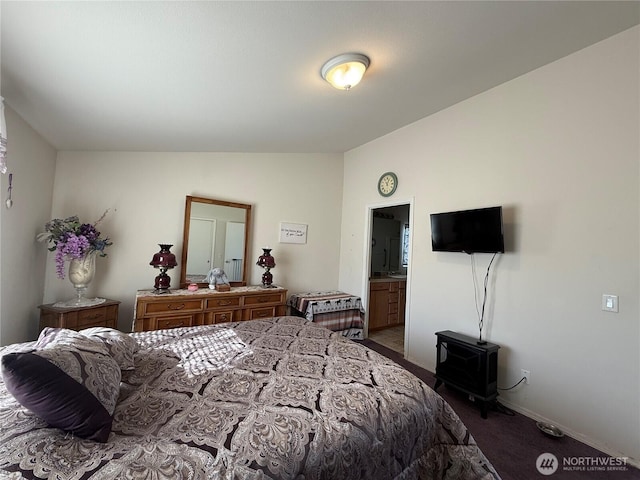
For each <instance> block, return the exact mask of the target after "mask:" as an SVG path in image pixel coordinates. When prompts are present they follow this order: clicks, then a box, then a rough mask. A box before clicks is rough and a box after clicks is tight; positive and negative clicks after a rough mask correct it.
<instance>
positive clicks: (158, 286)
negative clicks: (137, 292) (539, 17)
mask: <svg viewBox="0 0 640 480" xmlns="http://www.w3.org/2000/svg"><path fill="white" fill-rule="evenodd" d="M170 286H171V277H170V276H169V275H167V269H166V268H160V275H158V276H157V277H156V282H155V284H154V285H153V287H154V289H155V290H154V291H153V293H168V292H169V287H170Z"/></svg>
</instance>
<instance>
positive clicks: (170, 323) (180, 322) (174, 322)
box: [156, 315, 193, 330]
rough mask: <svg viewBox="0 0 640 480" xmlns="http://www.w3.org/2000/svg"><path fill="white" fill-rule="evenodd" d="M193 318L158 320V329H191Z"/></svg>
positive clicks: (187, 316) (179, 317)
mask: <svg viewBox="0 0 640 480" xmlns="http://www.w3.org/2000/svg"><path fill="white" fill-rule="evenodd" d="M192 318H193V317H191V315H181V316H175V317H168V318H158V319H157V320H156V328H157V329H158V330H162V329H164V328H178V327H190V326H191V322H192Z"/></svg>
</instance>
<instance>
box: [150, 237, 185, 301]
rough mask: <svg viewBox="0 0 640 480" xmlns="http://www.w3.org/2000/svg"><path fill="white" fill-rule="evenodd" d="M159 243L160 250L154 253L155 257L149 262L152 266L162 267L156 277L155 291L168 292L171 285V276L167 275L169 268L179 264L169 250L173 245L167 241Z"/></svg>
mask: <svg viewBox="0 0 640 480" xmlns="http://www.w3.org/2000/svg"><path fill="white" fill-rule="evenodd" d="M158 245H159V246H160V251H159V252H158V253H156V254H154V255H153V259H152V260H151V261H150V262H149V265H151V266H152V267H154V268H158V269H160V274H159V275H158V276H157V277H156V283H155V285H154V287H155V290H154V292H155V293H167V292H168V291H169V286H170V285H171V277H169V275H167V270H169V269H170V268H173V267H175V266H176V265H178V262H176V256H175V255H174V254H173V253H171V252H170V251H169V249H170V248H171V247H173V245H169V244H166V243H159V244H158Z"/></svg>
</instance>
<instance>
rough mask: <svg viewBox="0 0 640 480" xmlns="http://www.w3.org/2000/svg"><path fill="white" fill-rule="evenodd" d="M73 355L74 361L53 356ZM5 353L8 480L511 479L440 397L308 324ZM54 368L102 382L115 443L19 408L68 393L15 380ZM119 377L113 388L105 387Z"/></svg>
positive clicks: (78, 338) (0, 443)
mask: <svg viewBox="0 0 640 480" xmlns="http://www.w3.org/2000/svg"><path fill="white" fill-rule="evenodd" d="M84 337H86V338H84ZM87 339H88V340H87ZM76 342H77V343H76ZM78 345H79V346H78ZM69 351H72V352H73V354H72V355H71V354H69V355H71V358H72V359H71V360H60V359H56V358H55V354H56V352H57V353H59V354H60V355H62V356H64V355H68V352H69ZM60 352H62V353H60ZM0 355H2V368H3V381H2V382H1V383H0V478H12V479H13V478H16V479H18V478H55V479H78V480H80V479H88V478H91V479H92V480H100V479H115V478H156V479H180V478H189V479H205V478H206V479H332V480H338V479H349V480H356V479H392V478H396V479H417V478H421V479H423V478H424V479H441V478H450V479H457V480H460V479H462V480H464V479H496V478H499V477H498V475H497V473H496V472H495V470H494V469H493V467H492V466H491V464H490V463H489V462H488V460H487V459H486V458H485V456H484V455H483V454H482V452H481V451H480V450H479V448H478V447H477V445H476V444H475V442H474V440H473V438H472V437H471V435H470V434H469V432H468V431H467V429H466V428H465V426H464V425H463V424H462V423H461V422H460V420H459V419H458V417H457V415H456V414H455V413H454V412H453V411H452V409H451V408H450V407H449V405H448V404H447V403H446V402H444V400H442V398H441V397H440V396H439V395H437V394H436V393H435V392H434V391H433V390H431V388H429V387H428V386H427V385H425V384H424V383H422V382H421V381H420V380H419V379H418V378H417V377H415V376H413V375H412V374H411V373H409V372H408V371H406V370H405V369H403V368H402V367H400V366H399V365H397V364H395V363H393V362H392V361H390V360H388V359H387V358H386V357H384V356H382V355H380V354H378V353H376V352H374V351H373V350H370V349H368V348H366V347H364V346H363V345H361V344H359V343H357V342H354V341H351V340H348V339H345V338H344V337H342V336H341V335H340V334H339V333H336V332H332V331H330V330H328V329H326V328H324V327H321V326H319V325H316V324H314V323H313V322H310V321H308V320H306V319H303V318H300V317H293V316H285V317H276V318H269V319H262V320H252V321H245V322H236V323H228V324H218V325H207V326H197V327H184V328H176V329H171V330H157V331H149V332H140V333H133V334H122V333H119V332H117V331H111V332H110V330H109V329H91V330H90V331H88V332H87V331H83V332H81V333H79V332H72V331H68V330H63V329H45V330H44V331H43V332H42V334H41V335H40V338H39V339H38V341H37V342H30V343H24V344H16V345H10V346H7V347H4V348H1V349H0ZM35 357H37V358H35ZM43 358H44V361H47V362H53V363H55V364H56V367H59V368H67V369H69V370H70V371H71V373H68V374H69V375H71V376H74V375H80V376H81V377H82V378H83V380H84V377H85V376H89V377H90V376H91V375H92V374H95V375H97V377H95V378H99V379H100V381H87V382H86V387H87V388H88V389H89V390H91V389H92V388H93V389H96V388H98V389H99V390H100V391H99V392H98V393H97V394H96V395H95V396H94V399H95V398H98V399H100V401H102V400H105V399H106V403H109V401H111V403H113V405H112V406H111V407H105V410H106V411H108V410H109V408H111V410H112V412H111V413H112V414H111V413H110V415H111V416H112V423H110V424H109V425H108V427H109V428H108V430H109V431H108V432H105V428H104V425H103V424H100V425H99V428H98V433H89V434H87V432H85V431H83V432H82V436H83V438H81V437H80V436H79V435H78V434H77V432H76V430H73V433H71V432H69V431H64V430H62V429H61V428H53V427H51V426H50V425H49V424H47V422H45V421H44V420H42V419H41V418H40V417H38V416H36V415H35V414H34V413H32V412H31V411H29V410H27V409H26V408H24V407H22V406H21V405H20V403H18V401H17V400H16V398H15V397H14V395H17V396H18V397H20V398H22V400H23V401H25V402H28V401H29V398H27V399H26V400H25V399H24V398H23V397H24V396H25V394H27V393H28V394H30V395H34V394H35V395H37V394H40V392H41V390H42V389H43V388H44V389H46V388H53V389H54V391H53V392H52V393H51V395H48V396H47V397H46V398H44V399H43V398H39V399H38V401H39V402H40V404H42V403H43V400H44V402H45V403H46V402H48V401H49V400H50V397H51V396H55V395H56V394H59V393H60V392H57V393H56V392H55V388H57V387H58V385H59V382H58V381H55V382H54V381H50V382H49V384H48V385H45V386H44V387H42V388H38V389H37V391H35V392H34V391H29V392H25V390H29V389H28V388H27V387H25V383H24V381H23V383H20V382H17V381H16V376H17V375H19V374H21V373H20V372H21V370H20V365H19V364H20V362H22V363H24V364H27V365H30V366H33V365H32V364H31V363H30V362H32V361H35V362H36V363H37V368H38V369H39V370H40V372H42V371H43V369H44V368H45V367H43V366H42V365H41V363H42V362H43ZM92 359H94V360H95V359H97V361H96V362H95V365H98V366H92V367H91V368H88V367H87V366H88V365H90V364H92ZM76 360H77V362H78V364H79V365H80V367H79V368H76V367H77V366H76V367H74V366H73V365H75V362H76ZM38 362H40V363H38ZM46 368H49V367H46ZM80 370H81V371H83V372H85V373H86V375H85V374H79V373H78V371H80ZM87 372H88V373H87ZM96 372H100V373H96ZM22 374H23V375H24V373H22ZM52 375H53V374H50V375H46V376H47V377H48V378H49V379H50V377H51V376H52ZM118 375H119V376H118ZM112 376H115V377H117V378H119V381H118V384H117V385H116V387H115V391H110V390H109V389H108V388H107V387H105V384H110V383H113V381H114V379H113V378H112ZM95 378H94V380H95ZM36 379H37V380H39V377H38V378H36ZM21 380H24V379H21ZM27 383H28V382H27ZM31 390H34V389H31ZM10 391H11V392H13V394H12V393H10ZM65 393H66V394H68V393H69V392H68V391H67V390H65V391H64V392H62V394H65ZM113 395H115V396H116V399H115V400H113ZM27 396H28V395H27ZM80 397H82V395H81V394H80V393H74V394H73V395H72V396H71V397H69V398H67V399H66V400H65V401H62V402H60V401H58V402H53V404H52V405H49V408H51V409H54V410H56V409H59V408H62V407H64V406H65V405H67V403H73V402H74V401H76V398H80ZM103 397H104V398H103ZM40 404H39V405H40ZM81 407H82V405H81ZM79 409H80V410H81V408H80V407H79ZM99 409H100V408H99V407H95V408H93V411H92V412H91V413H92V414H93V413H95V411H97V410H99ZM76 411H77V410H76V409H75V407H74V410H73V412H76ZM73 412H72V413H73ZM49 413H50V412H45V413H43V415H45V414H49ZM56 415H58V416H61V415H60V412H57V411H56ZM57 420H58V419H56V421H57ZM103 420H104V419H103ZM73 421H76V420H75V419H74V420H73ZM83 422H84V421H83ZM81 423H82V422H81ZM107 423H109V421H108V420H107ZM85 424H86V422H84V423H82V425H81V427H79V429H78V431H80V430H82V428H84V426H85ZM67 430H68V428H67ZM105 433H106V434H105Z"/></svg>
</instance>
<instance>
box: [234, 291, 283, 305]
mask: <svg viewBox="0 0 640 480" xmlns="http://www.w3.org/2000/svg"><path fill="white" fill-rule="evenodd" d="M282 302H283V300H282V294H280V293H271V294H265V295H251V296H247V297H245V299H244V304H245V305H247V306H251V305H265V304H269V303H274V304H276V303H282Z"/></svg>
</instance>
